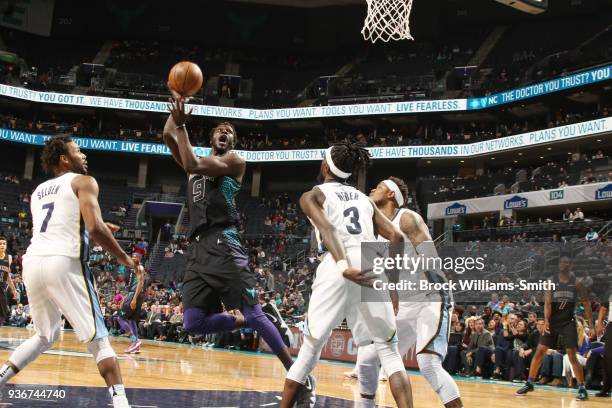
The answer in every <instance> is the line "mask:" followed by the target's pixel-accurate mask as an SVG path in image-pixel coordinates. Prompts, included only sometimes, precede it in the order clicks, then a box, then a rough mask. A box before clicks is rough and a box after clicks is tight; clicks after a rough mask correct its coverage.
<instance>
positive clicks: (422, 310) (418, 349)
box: [396, 302, 453, 359]
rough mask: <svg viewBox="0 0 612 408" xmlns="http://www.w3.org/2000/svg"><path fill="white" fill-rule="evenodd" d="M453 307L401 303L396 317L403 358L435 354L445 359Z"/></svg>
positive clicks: (442, 303)
mask: <svg viewBox="0 0 612 408" xmlns="http://www.w3.org/2000/svg"><path fill="white" fill-rule="evenodd" d="M452 309H453V307H452V305H451V304H448V303H446V302H400V304H399V310H398V312H397V316H396V323H397V336H398V338H399V351H400V353H401V355H402V356H404V355H405V354H406V353H408V351H409V350H411V349H414V350H415V353H416V354H419V353H422V352H432V353H435V354H437V355H439V356H440V357H441V358H442V359H444V357H445V356H446V350H447V348H448V336H449V335H450V315H451V313H452Z"/></svg>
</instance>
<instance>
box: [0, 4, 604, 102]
mask: <svg viewBox="0 0 612 408" xmlns="http://www.w3.org/2000/svg"><path fill="white" fill-rule="evenodd" d="M607 17H609V15H602V16H595V17H593V16H589V17H588V18H586V16H576V17H572V19H571V21H567V20H563V19H559V20H557V19H553V20H544V21H537V22H536V21H525V22H521V23H520V24H516V25H515V26H513V27H510V28H507V29H505V32H504V33H503V35H502V37H501V39H500V40H499V41H498V42H497V43H495V42H494V45H495V46H494V47H493V49H492V51H491V52H490V53H489V54H488V55H487V54H486V53H485V56H486V57H487V58H485V60H484V61H477V62H474V58H475V56H476V55H477V53H478V50H479V48H480V47H481V46H482V45H483V44H485V43H486V40H487V38H489V37H490V36H491V35H494V34H492V33H494V32H495V31H494V30H493V28H492V27H489V26H487V25H486V24H485V25H484V26H476V27H472V26H465V27H462V29H461V30H456V29H450V30H449V31H447V32H443V33H441V35H440V36H439V37H438V38H430V39H426V38H422V39H419V41H415V42H408V41H407V42H401V43H398V44H389V45H388V46H387V47H384V48H380V47H379V48H373V47H367V46H365V45H364V46H361V47H356V48H355V49H348V50H345V51H344V53H346V54H347V55H342V53H339V52H337V50H335V51H334V52H326V53H319V54H317V55H312V54H308V53H303V54H301V53H298V52H295V51H292V50H286V51H283V50H278V52H275V53H270V52H267V51H266V50H259V49H256V50H252V49H231V48H227V49H214V48H210V47H204V46H202V45H198V44H194V43H193V42H191V43H183V42H180V41H179V42H177V41H165V40H149V41H147V40H122V41H107V45H108V46H109V47H108V48H109V52H108V58H107V60H106V61H104V65H105V66H106V70H105V71H104V72H103V73H100V74H98V75H97V76H95V77H94V78H92V81H91V85H90V86H89V89H88V90H87V93H89V94H104V95H106V96H119V97H127V98H134V97H135V98H139V99H141V98H143V95H147V96H148V97H149V98H150V99H160V98H164V99H161V100H165V95H166V93H167V92H166V77H167V72H168V70H169V69H170V67H171V66H172V65H173V64H174V63H175V62H176V61H180V60H190V61H194V62H196V63H198V64H199V65H200V66H202V67H203V68H204V71H205V73H206V78H207V79H208V78H213V79H214V81H216V82H215V83H217V82H218V87H217V88H218V89H217V90H212V89H209V90H208V91H206V92H207V95H205V94H204V93H205V92H204V91H203V92H201V94H200V95H198V96H197V98H198V99H197V100H198V101H199V102H201V101H203V100H204V101H207V102H211V103H212V102H217V101H218V99H219V98H222V97H225V98H229V99H245V97H246V98H247V99H248V100H249V103H250V104H251V106H252V105H253V103H255V104H256V105H257V106H258V107H288V106H296V104H297V103H299V102H300V101H303V100H304V99H306V100H307V101H308V102H309V103H311V104H334V103H340V102H339V101H341V100H342V99H345V100H349V99H350V100H352V101H353V102H354V103H365V102H375V101H384V100H396V101H397V100H410V99H422V98H426V97H432V95H433V94H434V91H435V90H436V88H439V83H440V82H441V81H442V80H443V79H444V78H445V76H446V74H447V73H448V72H452V71H453V70H454V69H455V68H457V67H466V66H468V65H469V64H474V63H476V64H478V66H477V67H476V69H475V70H472V71H473V73H470V74H469V75H468V76H471V78H470V81H469V86H466V87H465V88H464V91H465V94H464V96H482V95H485V94H490V93H494V92H499V91H503V90H507V89H508V88H511V87H518V86H521V85H525V84H527V83H532V82H535V81H542V80H546V79H548V78H550V77H554V76H559V75H566V74H567V73H568V71H571V70H572V69H576V68H581V67H584V66H587V65H596V64H599V63H603V62H606V61H609V59H610V57H612V48H611V47H610V46H609V44H610V42H609V39H610V35H611V34H610V32H611V30H610V25H609V18H607ZM561 26H562V27H563V29H562V30H560V29H559V27H561ZM0 35H2V36H3V37H4V40H5V42H6V44H8V50H9V51H12V52H15V53H16V54H17V55H19V57H21V58H23V59H24V61H23V63H21V64H19V63H10V64H9V63H2V64H0V81H2V82H4V83H7V82H8V83H11V82H12V83H13V84H15V83H19V82H20V81H21V82H22V83H23V84H25V85H26V86H28V87H30V88H36V89H52V88H51V86H52V85H56V84H59V83H60V82H61V80H62V78H65V77H66V74H68V72H69V71H70V69H71V68H72V67H73V66H75V65H78V64H79V63H81V62H91V61H92V60H93V57H94V55H95V54H96V52H97V51H99V49H100V48H101V47H102V44H100V43H96V42H91V43H88V44H87V45H83V46H82V47H80V49H79V50H78V51H79V52H80V53H71V56H70V58H69V59H68V60H61V59H59V58H58V55H62V54H63V53H60V52H58V51H57V50H58V46H59V45H60V44H61V43H62V41H61V40H55V41H56V42H57V44H53V41H54V39H52V38H51V39H47V40H45V44H50V46H48V47H42V48H43V49H44V48H48V49H49V51H47V52H46V53H39V52H38V51H37V52H32V51H31V50H32V49H38V48H40V47H32V46H31V43H32V41H33V40H32V38H31V36H30V37H29V36H28V35H25V34H21V33H19V32H18V31H17V30H10V29H3V30H2V32H0ZM92 47H93V48H92ZM53 50H55V51H53ZM37 54H43V56H42V57H41V55H37ZM79 58H80V59H81V60H79ZM347 64H348V66H350V67H351V69H349V70H347V71H346V72H345V73H344V74H343V75H341V76H339V77H336V76H334V75H335V74H336V73H337V72H338V71H339V70H341V68H342V67H343V66H347ZM227 66H233V67H238V70H237V71H236V69H234V70H233V71H232V72H234V73H236V72H237V73H238V74H239V75H240V76H242V77H243V83H246V85H244V86H242V89H240V90H238V89H236V90H234V89H233V87H234V86H228V85H227V84H225V83H224V80H223V79H222V78H223V77H219V75H222V74H224V72H225V71H226V67H227ZM406 73H409V74H406ZM326 78H327V79H326ZM330 78H331V79H330ZM237 86H240V85H237ZM209 88H215V86H214V84H213V85H212V86H211V87H209ZM230 88H231V92H230ZM67 91H69V89H68V90H67ZM438 94H439V92H438ZM211 97H212V99H211ZM388 97H393V98H394V99H388ZM207 98H208V99H207ZM385 98H387V99H385Z"/></svg>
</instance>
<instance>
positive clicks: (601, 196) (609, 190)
mask: <svg viewBox="0 0 612 408" xmlns="http://www.w3.org/2000/svg"><path fill="white" fill-rule="evenodd" d="M611 198H612V184H608V185H607V186H605V187H602V188H600V189H599V190H595V199H596V200H609V199H611Z"/></svg>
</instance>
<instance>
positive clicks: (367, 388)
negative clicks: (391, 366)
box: [356, 344, 380, 400]
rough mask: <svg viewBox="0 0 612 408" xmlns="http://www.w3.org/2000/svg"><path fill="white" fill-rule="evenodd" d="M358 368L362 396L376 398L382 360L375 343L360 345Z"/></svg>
mask: <svg viewBox="0 0 612 408" xmlns="http://www.w3.org/2000/svg"><path fill="white" fill-rule="evenodd" d="M356 368H357V378H358V379H359V393H360V394H361V398H365V399H370V400H374V398H375V397H376V390H377V389H378V374H379V372H380V360H379V359H378V353H377V352H376V347H375V346H374V344H368V345H366V346H361V347H359V349H358V350H357V367H356Z"/></svg>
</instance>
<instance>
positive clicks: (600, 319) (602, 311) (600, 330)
mask: <svg viewBox="0 0 612 408" xmlns="http://www.w3.org/2000/svg"><path fill="white" fill-rule="evenodd" d="M607 314H608V308H607V307H606V306H605V305H604V304H603V303H602V304H601V306H600V307H599V315H598V316H597V324H596V325H595V329H596V333H597V336H598V337H600V336H603V334H604V319H605V318H606V315H607ZM608 324H612V323H610V322H608Z"/></svg>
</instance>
